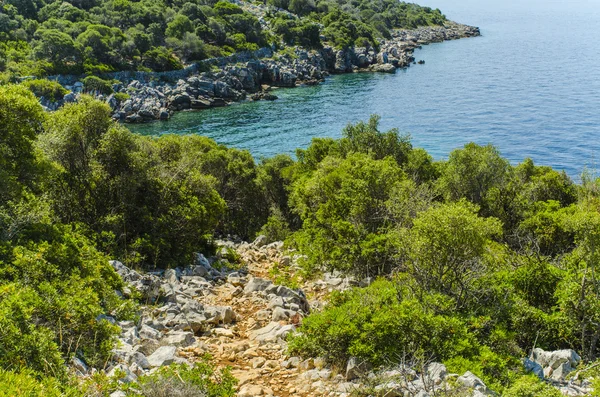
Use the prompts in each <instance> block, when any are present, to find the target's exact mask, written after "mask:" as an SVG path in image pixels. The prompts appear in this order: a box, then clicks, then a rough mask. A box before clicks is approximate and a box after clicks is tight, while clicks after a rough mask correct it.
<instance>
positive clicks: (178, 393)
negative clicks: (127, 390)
mask: <svg viewBox="0 0 600 397" xmlns="http://www.w3.org/2000/svg"><path fill="white" fill-rule="evenodd" d="M236 383H237V380H236V379H235V378H234V377H233V376H231V373H230V372H229V369H225V370H222V371H218V372H217V371H215V369H214V367H213V366H212V365H211V364H210V362H209V358H208V357H205V358H204V360H202V361H198V362H196V363H195V364H194V366H193V367H189V366H188V365H185V364H180V365H171V366H168V367H162V368H160V369H159V370H158V371H156V372H154V373H153V374H152V375H145V376H143V377H141V378H140V379H139V380H138V384H137V385H134V386H133V389H138V390H139V391H140V392H141V394H142V395H143V396H146V397H171V396H173V397H196V396H199V397H202V396H206V397H230V396H231V397H233V396H235V394H236V393H235V385H236ZM133 395H136V394H133Z"/></svg>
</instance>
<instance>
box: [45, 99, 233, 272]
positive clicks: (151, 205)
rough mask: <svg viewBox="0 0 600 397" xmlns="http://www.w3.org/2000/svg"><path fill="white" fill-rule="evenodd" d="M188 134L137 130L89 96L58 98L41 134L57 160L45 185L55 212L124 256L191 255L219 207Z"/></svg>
mask: <svg viewBox="0 0 600 397" xmlns="http://www.w3.org/2000/svg"><path fill="white" fill-rule="evenodd" d="M194 140H195V138H192V137H190V138H189V141H190V143H192V144H191V145H187V146H186V145H185V143H186V142H184V140H181V139H180V140H176V139H175V138H174V137H169V136H165V137H163V138H161V139H159V140H157V141H154V140H151V139H148V138H142V137H136V136H134V135H133V134H132V133H131V132H129V131H128V130H127V129H125V128H124V127H122V126H119V125H117V124H113V122H112V121H111V120H110V109H109V108H108V106H107V105H106V104H104V103H101V102H99V101H95V100H92V99H91V98H89V97H87V98H86V97H84V98H83V99H82V100H81V101H79V102H78V103H77V104H69V105H66V106H64V107H63V108H61V109H60V110H59V111H57V112H55V113H54V114H53V115H52V117H51V118H50V119H49V121H48V123H47V124H46V133H45V134H44V135H43V137H42V138H41V140H40V145H41V147H42V148H43V149H44V151H45V153H46V154H47V155H48V157H49V158H50V159H51V160H52V161H54V162H55V163H56V165H57V167H56V169H55V171H54V175H53V178H54V182H53V183H52V184H51V185H50V186H49V192H50V194H51V195H52V197H53V207H54V209H55V211H56V213H57V215H58V216H60V217H61V219H62V220H63V221H65V222H73V221H77V222H83V223H85V224H86V225H87V226H88V227H89V228H90V229H91V230H92V231H94V232H95V233H97V234H98V235H101V236H102V237H101V247H102V248H103V249H104V250H106V251H107V252H109V253H111V254H112V255H116V256H118V257H120V258H122V259H123V260H124V261H125V262H127V263H130V264H143V265H145V266H167V264H169V263H170V264H174V263H179V264H187V263H189V261H190V260H191V257H192V253H193V252H194V251H197V250H201V249H203V248H209V242H208V240H209V237H210V234H211V233H212V231H213V230H214V228H215V226H216V224H217V222H218V220H219V218H220V215H221V214H222V213H223V209H224V203H223V200H222V199H221V197H219V194H218V193H217V191H216V190H215V185H216V182H217V181H215V179H214V178H212V177H210V176H207V175H206V173H205V172H203V170H202V168H201V165H202V164H201V162H200V161H201V160H202V158H199V157H198V156H197V155H198V153H199V152H198V151H195V150H201V149H202V148H201V147H199V145H194V144H193V142H194ZM198 140H199V143H204V142H205V141H204V140H202V139H200V138H198ZM223 151H225V150H223ZM207 156H208V155H207Z"/></svg>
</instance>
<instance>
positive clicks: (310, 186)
mask: <svg viewBox="0 0 600 397" xmlns="http://www.w3.org/2000/svg"><path fill="white" fill-rule="evenodd" d="M403 180H404V174H403V172H402V170H401V169H400V167H399V166H398V165H397V164H396V162H395V161H394V160H392V159H391V158H389V157H386V158H384V159H382V160H374V159H372V158H371V157H370V156H368V155H366V154H363V153H354V154H350V155H348V157H347V158H345V159H340V158H334V157H327V158H325V159H324V160H323V161H322V162H321V163H320V164H319V165H318V168H317V170H316V171H315V172H314V173H312V174H309V175H307V176H305V177H301V178H299V179H298V180H296V181H295V182H294V184H293V187H292V193H291V197H290V201H291V203H292V206H293V208H294V211H296V213H297V214H298V215H299V216H300V218H301V219H302V221H303V226H302V229H301V230H300V231H298V232H297V233H296V237H295V238H296V242H297V244H298V246H299V247H300V249H301V250H302V251H303V252H306V253H307V254H308V257H309V262H310V264H312V265H313V266H321V265H322V266H324V267H326V268H329V269H338V270H345V271H350V272H353V273H357V274H360V275H376V274H384V273H386V272H389V270H390V269H391V268H392V267H393V265H394V260H393V256H394V252H395V248H396V247H395V244H394V241H393V240H394V239H393V237H394V235H393V234H391V233H389V232H390V228H391V227H392V226H393V214H392V212H391V211H390V209H389V208H388V203H389V200H390V199H391V198H392V195H393V194H396V193H397V191H398V190H401V189H402V186H400V185H401V182H402V181H403Z"/></svg>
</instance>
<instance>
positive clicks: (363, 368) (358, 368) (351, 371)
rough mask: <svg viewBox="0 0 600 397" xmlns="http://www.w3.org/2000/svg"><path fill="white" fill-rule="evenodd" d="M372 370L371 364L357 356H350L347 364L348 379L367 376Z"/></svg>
mask: <svg viewBox="0 0 600 397" xmlns="http://www.w3.org/2000/svg"><path fill="white" fill-rule="evenodd" d="M370 370H371V364H369V363H368V362H366V361H364V360H361V359H359V358H356V357H350V359H349V360H348V364H346V380H353V379H356V378H359V377H361V376H365V375H366V374H367V373H368V372H369V371H370Z"/></svg>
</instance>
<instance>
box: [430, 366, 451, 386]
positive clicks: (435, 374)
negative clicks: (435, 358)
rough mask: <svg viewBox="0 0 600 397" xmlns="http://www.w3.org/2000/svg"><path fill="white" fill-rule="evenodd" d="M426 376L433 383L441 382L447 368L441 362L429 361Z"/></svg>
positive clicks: (446, 372)
mask: <svg viewBox="0 0 600 397" xmlns="http://www.w3.org/2000/svg"><path fill="white" fill-rule="evenodd" d="M426 372H427V378H428V379H429V380H431V381H432V382H433V383H434V384H436V385H439V384H441V383H442V382H443V381H444V380H445V379H446V376H447V375H448V370H447V369H446V366H445V365H444V364H441V363H431V364H429V365H428V366H427V371H426Z"/></svg>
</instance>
